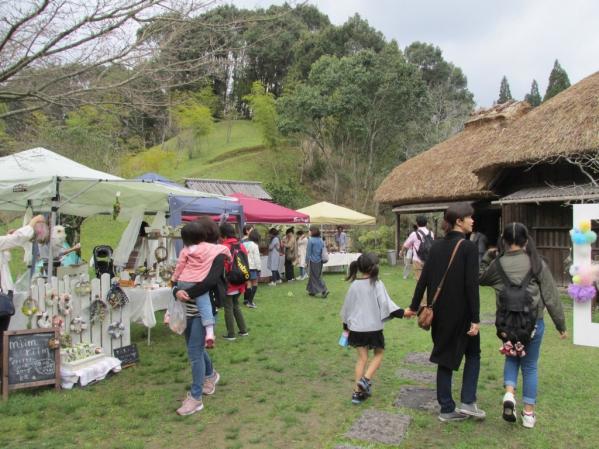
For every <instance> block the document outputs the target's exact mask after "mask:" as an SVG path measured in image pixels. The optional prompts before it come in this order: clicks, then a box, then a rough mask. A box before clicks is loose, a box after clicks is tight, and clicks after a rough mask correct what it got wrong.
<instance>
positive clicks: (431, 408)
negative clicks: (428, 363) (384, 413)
mask: <svg viewBox="0 0 599 449" xmlns="http://www.w3.org/2000/svg"><path fill="white" fill-rule="evenodd" d="M393 405H395V406H396V407H407V408H413V409H416V410H424V411H426V412H433V413H438V412H439V404H438V403H437V392H436V390H435V389H433V388H421V387H401V390H400V391H399V395H398V396H397V399H395V402H394V403H393Z"/></svg>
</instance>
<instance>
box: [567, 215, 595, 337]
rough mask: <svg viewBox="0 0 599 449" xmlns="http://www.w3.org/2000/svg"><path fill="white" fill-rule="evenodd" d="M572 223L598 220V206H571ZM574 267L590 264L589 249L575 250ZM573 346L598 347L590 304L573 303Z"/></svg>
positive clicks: (588, 302)
mask: <svg viewBox="0 0 599 449" xmlns="http://www.w3.org/2000/svg"><path fill="white" fill-rule="evenodd" d="M572 218H573V223H574V225H575V226H576V224H577V223H580V222H581V221H582V220H599V204H575V205H574V206H573V216H572ZM573 253H574V256H573V264H574V265H583V264H590V263H591V247H590V245H589V246H588V247H587V248H584V249H581V250H575V251H574V252H573ZM573 309H574V326H573V327H574V329H573V337H574V344H575V345H582V346H595V347H599V323H593V320H592V310H591V302H590V301H587V302H584V303H580V302H577V301H573Z"/></svg>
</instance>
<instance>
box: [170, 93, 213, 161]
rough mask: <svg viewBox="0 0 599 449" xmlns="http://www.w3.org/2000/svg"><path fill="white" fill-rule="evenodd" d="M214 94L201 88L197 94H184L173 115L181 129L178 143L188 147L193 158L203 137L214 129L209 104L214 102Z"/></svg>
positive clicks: (190, 156) (188, 152) (179, 145)
mask: <svg viewBox="0 0 599 449" xmlns="http://www.w3.org/2000/svg"><path fill="white" fill-rule="evenodd" d="M213 97H214V96H213V95H210V93H209V91H207V90H205V89H204V90H201V91H200V92H197V93H196V94H184V95H181V97H180V98H179V99H178V100H177V105H176V106H175V107H174V111H173V117H174V119H175V122H176V124H177V126H178V129H179V131H180V132H179V134H178V136H177V139H178V141H177V143H178V145H177V146H178V147H179V149H183V148H185V147H186V148H187V155H188V157H189V159H192V158H193V157H194V155H195V154H196V151H195V150H196V148H198V146H199V144H200V139H201V137H203V136H205V135H207V134H209V133H210V132H211V131H212V130H213V129H214V120H213V118H212V113H211V111H210V107H209V105H210V104H211V103H213ZM204 102H206V103H208V105H206V104H204Z"/></svg>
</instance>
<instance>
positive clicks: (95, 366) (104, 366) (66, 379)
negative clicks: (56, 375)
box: [60, 356, 121, 390]
mask: <svg viewBox="0 0 599 449" xmlns="http://www.w3.org/2000/svg"><path fill="white" fill-rule="evenodd" d="M120 370H121V361H120V360H119V359H117V358H114V357H109V356H104V357H100V358H99V359H97V360H94V361H93V363H90V364H85V365H82V366H80V367H77V368H69V367H68V366H61V367H60V378H61V380H60V385H61V386H62V388H64V389H67V390H70V389H71V388H73V386H74V385H75V384H76V383H79V384H80V385H81V386H82V387H85V386H86V385H89V384H91V383H93V382H98V381H100V380H102V379H104V378H105V377H106V375H107V374H108V373H109V372H111V371H112V372H114V373H118V372H119V371H120Z"/></svg>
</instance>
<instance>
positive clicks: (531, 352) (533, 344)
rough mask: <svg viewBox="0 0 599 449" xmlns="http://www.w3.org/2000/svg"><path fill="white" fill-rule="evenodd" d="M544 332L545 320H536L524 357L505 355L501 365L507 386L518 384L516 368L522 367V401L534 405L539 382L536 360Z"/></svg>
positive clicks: (537, 360)
mask: <svg viewBox="0 0 599 449" xmlns="http://www.w3.org/2000/svg"><path fill="white" fill-rule="evenodd" d="M543 334H545V322H544V321H543V320H537V328H536V331H535V335H534V337H532V340H531V341H530V343H529V344H528V345H526V348H525V349H526V355H525V356H524V357H508V356H506V357H505V364H504V365H503V384H504V385H505V386H506V387H507V386H509V387H514V389H515V388H516V386H517V385H518V370H519V369H522V402H524V403H525V404H529V405H535V403H536V401H537V386H538V383H539V370H538V362H539V355H540V353H541V342H542V341H543Z"/></svg>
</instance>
